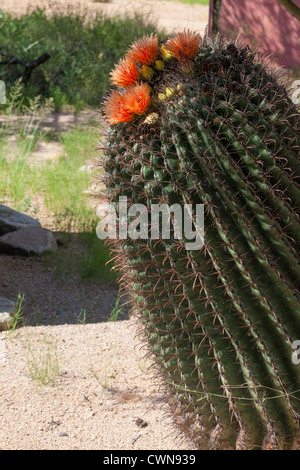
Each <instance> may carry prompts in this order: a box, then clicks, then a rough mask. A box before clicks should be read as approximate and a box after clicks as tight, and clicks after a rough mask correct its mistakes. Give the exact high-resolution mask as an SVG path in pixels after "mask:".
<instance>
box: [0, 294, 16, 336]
mask: <svg viewBox="0 0 300 470" xmlns="http://www.w3.org/2000/svg"><path fill="white" fill-rule="evenodd" d="M15 311H16V303H15V302H13V301H12V300H9V299H5V298H4V297H0V331H5V330H9V329H10V328H11V327H12V326H13V322H14V313H15Z"/></svg>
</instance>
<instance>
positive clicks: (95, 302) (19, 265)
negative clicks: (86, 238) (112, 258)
mask: <svg viewBox="0 0 300 470" xmlns="http://www.w3.org/2000/svg"><path fill="white" fill-rule="evenodd" d="M54 235H55V237H56V239H57V240H58V242H59V246H58V250H57V252H56V253H55V254H51V255H46V256H42V257H28V258H26V257H20V256H8V255H0V266H1V268H0V271H1V278H0V297H6V298H8V299H10V300H14V301H16V300H17V299H18V296H19V295H20V296H24V301H23V303H22V306H23V322H24V323H25V325H29V326H36V325H63V324H76V323H78V324H79V323H83V322H85V323H98V322H105V321H108V320H111V319H117V320H123V319H127V318H128V311H129V308H128V305H127V306H124V307H122V304H124V303H125V302H126V299H125V297H119V289H118V285H117V283H116V279H115V276H113V274H112V273H111V272H110V270H109V267H107V266H105V260H106V259H107V253H100V255H101V256H100V257H99V267H98V266H97V260H96V263H95V260H92V261H93V263H91V260H90V259H89V258H85V253H84V249H85V248H84V245H83V244H82V243H80V240H79V239H78V238H79V237H78V234H65V235H66V237H65V238H67V243H65V242H62V241H61V240H64V239H65V238H64V234H62V233H58V232H57V233H55V234H54ZM103 249H104V247H103V245H100V244H99V250H103ZM94 253H95V251H94ZM87 254H88V253H87ZM89 263H90V264H89Z"/></svg>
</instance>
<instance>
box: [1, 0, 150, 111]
mask: <svg viewBox="0 0 300 470" xmlns="http://www.w3.org/2000/svg"><path fill="white" fill-rule="evenodd" d="M87 17H88V16H87V15H83V16H80V15H79V14H76V13H74V12H72V11H69V12H68V14H67V15H64V14H62V13H60V12H57V13H54V15H53V16H51V17H50V18H47V16H46V15H45V12H44V11H43V10H41V9H38V10H36V11H34V12H33V13H30V14H27V15H25V16H22V17H21V18H14V17H12V16H10V15H9V14H7V13H3V12H2V18H1V27H0V51H4V52H6V53H7V54H10V55H12V56H14V57H17V58H18V59H21V60H23V61H24V62H30V61H32V60H34V59H36V58H37V57H39V56H41V55H42V54H43V53H48V54H50V56H51V57H50V59H49V60H48V61H47V62H45V63H44V64H42V65H40V66H39V67H37V68H36V69H34V70H33V72H32V74H31V76H30V78H29V80H28V81H27V82H26V83H25V89H24V93H25V96H27V97H31V98H33V97H35V96H37V95H39V94H41V95H42V96H43V97H52V98H53V100H54V104H55V107H56V110H60V109H61V108H62V107H63V106H65V105H72V106H74V107H75V109H76V110H77V111H80V110H81V109H82V108H83V107H86V106H89V107H96V108H98V107H99V104H100V102H101V100H102V97H103V95H104V94H105V92H106V90H107V87H108V83H109V81H108V80H109V73H110V71H111V69H112V68H113V66H114V64H115V63H116V62H117V61H118V59H119V58H120V57H122V56H123V55H124V53H125V51H126V50H127V48H128V47H129V45H130V44H131V43H132V42H133V41H134V40H135V39H137V38H138V37H140V36H142V35H143V34H147V33H150V32H152V31H155V25H153V24H151V23H149V21H148V20H147V19H146V18H145V17H143V16H141V15H138V14H137V15H136V16H135V17H134V18H127V17H122V18H120V17H114V18H106V17H105V16H103V14H101V13H97V15H96V16H95V17H94V18H90V20H89V21H87ZM1 59H2V60H4V59H3V58H1ZM22 74H24V67H23V66H21V65H6V66H1V69H0V80H3V81H4V82H6V85H7V90H8V92H9V89H10V86H11V85H12V84H13V83H15V81H16V79H18V78H19V77H20V76H22Z"/></svg>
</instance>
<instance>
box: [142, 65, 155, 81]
mask: <svg viewBox="0 0 300 470" xmlns="http://www.w3.org/2000/svg"><path fill="white" fill-rule="evenodd" d="M153 75H154V70H153V69H152V68H151V67H149V66H148V65H143V67H142V71H141V76H142V77H143V78H144V79H145V80H151V78H152V77H153Z"/></svg>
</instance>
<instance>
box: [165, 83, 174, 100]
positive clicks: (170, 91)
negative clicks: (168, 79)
mask: <svg viewBox="0 0 300 470" xmlns="http://www.w3.org/2000/svg"><path fill="white" fill-rule="evenodd" d="M174 93H175V89H174V88H172V87H170V86H169V87H167V88H166V96H167V98H172V96H173V95H174Z"/></svg>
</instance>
